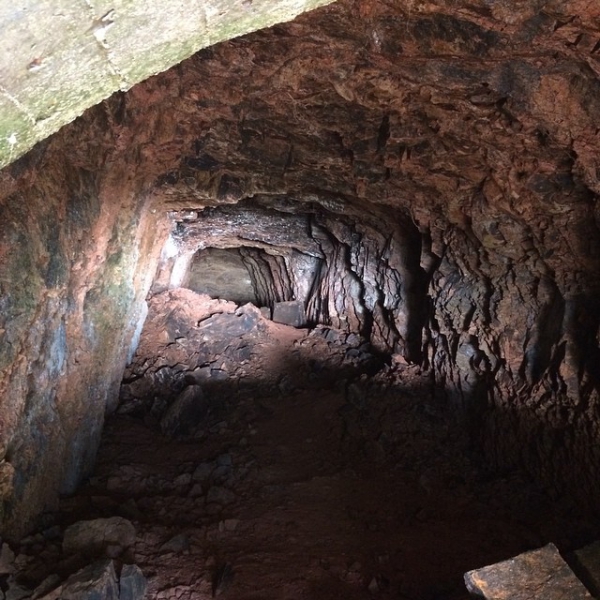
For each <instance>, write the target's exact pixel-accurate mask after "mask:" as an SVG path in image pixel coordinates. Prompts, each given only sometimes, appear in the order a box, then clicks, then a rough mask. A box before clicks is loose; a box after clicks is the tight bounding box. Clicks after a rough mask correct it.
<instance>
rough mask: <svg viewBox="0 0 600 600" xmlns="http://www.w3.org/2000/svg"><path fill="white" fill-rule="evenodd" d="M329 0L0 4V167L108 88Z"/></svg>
mask: <svg viewBox="0 0 600 600" xmlns="http://www.w3.org/2000/svg"><path fill="white" fill-rule="evenodd" d="M331 1H332V0H202V1H200V2H199V1H198V0H173V1H170V2H164V1H163V0H113V1H108V0H77V1H74V0H45V1H40V0H18V1H16V2H4V3H1V4H0V168H1V167H3V166H5V165H7V164H9V163H11V162H12V161H14V160H16V159H17V158H19V157H20V156H21V155H22V154H24V153H25V152H27V150H29V149H30V148H31V147H32V146H33V145H34V144H36V143H37V142H39V141H40V140H43V139H44V138H46V137H48V136H49V135H51V134H52V133H54V132H55V131H57V130H58V129H60V127H62V126H63V125H65V124H67V123H69V122H70V121H72V120H73V119H75V118H76V117H78V116H79V115H81V114H82V113H83V111H84V110H85V109H86V108H88V107H90V106H93V105H94V104H97V103H98V102H100V101H102V100H104V99H105V98H107V97H108V96H110V95H111V94H112V93H113V92H115V91H117V90H127V89H129V88H130V87H131V86H133V85H134V84H136V83H138V82H140V81H142V80H144V79H146V78H147V77H150V76H151V75H154V74H156V73H159V72H161V71H164V70H166V69H168V68H170V67H172V66H173V65H175V64H177V63H179V62H180V61H182V60H183V59H185V58H187V57H188V56H191V55H192V54H194V53H195V52H197V51H198V50H200V49H201V48H205V47H207V46H211V45H212V44H216V43H217V42H221V41H224V40H228V39H231V38H234V37H236V36H239V35H242V34H245V33H249V32H252V31H256V30H258V29H262V28H264V27H269V26H271V25H274V24H276V23H281V22H284V21H289V20H291V19H293V18H294V17H296V16H297V15H299V14H300V13H303V12H306V11H308V10H312V9H314V8H317V7H319V6H323V5H326V4H329V3H330V2H331Z"/></svg>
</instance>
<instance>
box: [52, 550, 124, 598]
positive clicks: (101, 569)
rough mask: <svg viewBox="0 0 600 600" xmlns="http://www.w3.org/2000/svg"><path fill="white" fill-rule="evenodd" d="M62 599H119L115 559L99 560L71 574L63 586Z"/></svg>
mask: <svg viewBox="0 0 600 600" xmlns="http://www.w3.org/2000/svg"><path fill="white" fill-rule="evenodd" d="M60 600H119V585H118V583H117V575H116V573H115V567H114V563H113V561H112V560H103V561H98V562H95V563H93V564H91V565H88V566H87V567H84V568H83V569H81V570H80V571H78V572H77V573H75V574H74V575H71V577H69V579H67V581H66V583H65V584H64V585H63V587H62V591H61V593H60Z"/></svg>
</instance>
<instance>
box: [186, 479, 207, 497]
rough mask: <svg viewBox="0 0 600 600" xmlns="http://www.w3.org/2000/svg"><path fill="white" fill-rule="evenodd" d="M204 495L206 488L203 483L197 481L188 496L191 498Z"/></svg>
mask: <svg viewBox="0 0 600 600" xmlns="http://www.w3.org/2000/svg"><path fill="white" fill-rule="evenodd" d="M203 495H204V490H203V489H202V484H201V483H195V484H194V485H193V486H192V489H191V490H190V492H189V494H188V496H189V497H190V498H199V497H200V496H203Z"/></svg>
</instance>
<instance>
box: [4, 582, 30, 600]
mask: <svg viewBox="0 0 600 600" xmlns="http://www.w3.org/2000/svg"><path fill="white" fill-rule="evenodd" d="M32 593H33V592H32V591H31V590H30V589H28V588H26V587H24V586H22V585H19V584H18V583H16V582H15V581H14V580H13V579H9V581H8V590H6V592H5V594H4V597H5V599H6V600H23V599H24V598H31V594H32Z"/></svg>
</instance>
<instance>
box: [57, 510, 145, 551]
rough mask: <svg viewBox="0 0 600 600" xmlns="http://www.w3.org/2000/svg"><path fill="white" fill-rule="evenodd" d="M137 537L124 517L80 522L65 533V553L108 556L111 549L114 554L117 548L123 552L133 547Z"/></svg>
mask: <svg viewBox="0 0 600 600" xmlns="http://www.w3.org/2000/svg"><path fill="white" fill-rule="evenodd" d="M135 535H136V534H135V527H134V526H133V524H132V523H131V521H128V520H127V519H124V518H123V517H110V518H108V519H95V520H93V521H79V522H78V523H75V524H73V525H71V526H70V527H69V528H68V529H67V530H66V531H65V536H64V539H63V551H64V552H65V554H76V553H80V554H83V555H85V556H99V555H101V554H106V551H107V549H108V548H109V547H110V548H111V554H113V553H114V552H115V547H117V546H118V547H119V548H121V551H123V550H126V549H128V548H130V547H132V546H133V545H134V544H135Z"/></svg>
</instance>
